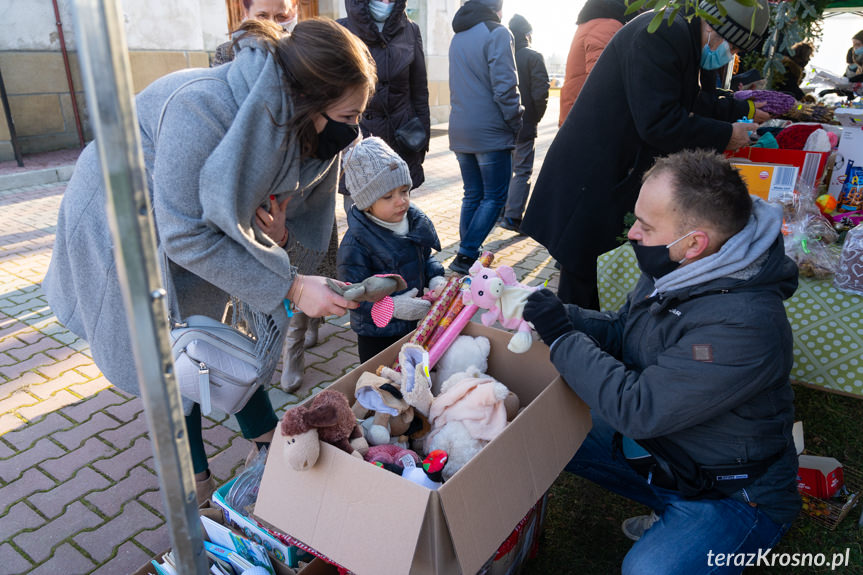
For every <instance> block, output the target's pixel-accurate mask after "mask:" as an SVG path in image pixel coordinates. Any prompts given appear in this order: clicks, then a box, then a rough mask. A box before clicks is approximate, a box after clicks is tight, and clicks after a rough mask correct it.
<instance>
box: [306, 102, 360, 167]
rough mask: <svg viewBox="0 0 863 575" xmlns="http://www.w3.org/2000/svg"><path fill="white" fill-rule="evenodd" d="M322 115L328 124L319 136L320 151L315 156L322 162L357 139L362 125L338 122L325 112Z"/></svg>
mask: <svg viewBox="0 0 863 575" xmlns="http://www.w3.org/2000/svg"><path fill="white" fill-rule="evenodd" d="M321 115H322V116H323V117H324V118H326V120H327V123H326V124H325V125H324V129H323V130H321V133H320V134H318V149H317V151H316V152H315V156H316V157H317V158H319V159H321V160H329V159H330V158H333V157H334V156H335V155H336V154H338V153H339V152H341V151H342V150H344V149H345V148H346V147H348V145H349V144H350V143H351V142H353V141H354V140H356V139H357V136H359V134H360V125H359V124H348V123H347V122H337V121H335V120H333V119H332V118H330V117H329V116H327V115H326V114H324V113H323V112H321Z"/></svg>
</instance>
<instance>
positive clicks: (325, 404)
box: [280, 389, 368, 471]
mask: <svg viewBox="0 0 863 575" xmlns="http://www.w3.org/2000/svg"><path fill="white" fill-rule="evenodd" d="M280 431H281V433H282V435H284V436H285V438H286V441H285V447H284V449H285V459H286V460H287V462H288V464H290V466H291V467H293V468H294V469H295V470H297V471H303V470H306V469H309V468H311V467H312V466H314V464H315V463H317V461H318V456H319V455H320V449H321V446H320V442H321V441H325V442H327V443H329V444H330V445H334V446H335V447H338V448H339V449H341V450H342V451H344V452H345V453H350V454H351V455H353V456H355V457H360V458H361V457H362V453H363V452H365V451H366V450H368V443H367V442H366V441H365V439H364V438H363V432H362V431H361V430H360V427H359V425H357V420H356V418H355V417H354V412H353V411H351V406H350V404H349V403H348V398H347V397H345V395H344V394H343V393H341V392H338V391H335V390H332V389H325V390H323V391H322V392H320V393H318V394H317V395H316V396H314V397H313V398H312V399H311V400H310V401H307V402H305V403H302V404H300V405H298V406H297V407H294V408H293V409H289V410H288V411H286V412H285V415H284V417H283V418H282V423H281V426H280Z"/></svg>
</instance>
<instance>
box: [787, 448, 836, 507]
mask: <svg viewBox="0 0 863 575" xmlns="http://www.w3.org/2000/svg"><path fill="white" fill-rule="evenodd" d="M799 461H800V463H799V465H800V468H799V469H798V471H797V490H798V491H800V492H801V493H807V494H809V495H811V496H813V497H818V498H819V499H830V498H831V497H833V496H834V495H835V494H836V492H837V491H839V489H841V488H842V485H844V483H845V482H844V477H843V475H842V464H841V463H839V462H838V461H837V460H836V459H834V458H832V457H818V456H815V455H801V456H799Z"/></svg>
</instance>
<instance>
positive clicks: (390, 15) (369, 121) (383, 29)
mask: <svg viewBox="0 0 863 575" xmlns="http://www.w3.org/2000/svg"><path fill="white" fill-rule="evenodd" d="M406 3H407V0H345V9H346V10H347V13H348V17H347V18H342V19H340V20H338V23H339V24H341V25H342V26H344V27H345V28H347V29H348V30H350V31H351V32H353V33H354V34H356V35H357V36H359V38H360V39H361V40H362V41H363V42H365V43H366V46H368V48H369V51H370V52H371V54H372V57H373V58H374V59H375V63H376V64H377V70H378V84H377V86H376V87H375V94H374V96H372V99H371V100H370V101H369V105H368V106H367V107H366V110H365V112H363V115H362V117H361V118H360V129H361V130H362V133H363V137H365V138H368V137H370V136H377V137H378V138H380V139H382V140H383V141H384V142H386V143H387V144H388V145H389V146H390V147H391V148H392V149H393V150H395V151H396V153H397V154H398V155H399V156H400V157H401V158H402V159H403V160H404V161H405V162H406V163H407V165H408V169H410V173H411V181H413V188H414V189H415V188H418V187H419V186H420V185H422V183H423V182H424V181H425V174H424V173H423V161H425V156H426V152H427V151H428V146H429V140H430V138H431V115H430V113H429V88H428V77H427V75H426V60H425V54H424V53H423V39H422V35H421V34H420V28H419V26H418V25H417V24H416V22H412V21H411V20H410V19H409V18H408V17H407V15H406V14H405V4H406ZM414 119H418V120H419V123H420V125H421V127H422V130H424V131H425V140H424V141H423V144H422V146H421V147H420V149H418V150H412V149H409V148H407V147H405V146H404V145H402V144H401V143H400V142H399V140H398V138H396V132H397V131H398V130H399V128H402V127H404V126H405V124H407V123H408V122H411V121H412V120H414ZM339 191H340V192H341V193H346V190H345V189H344V185H342V188H341V189H340V190H339Z"/></svg>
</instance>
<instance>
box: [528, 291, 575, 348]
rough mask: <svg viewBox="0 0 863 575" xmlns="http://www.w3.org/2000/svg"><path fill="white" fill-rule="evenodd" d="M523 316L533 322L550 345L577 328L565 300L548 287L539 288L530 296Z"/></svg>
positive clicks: (537, 331) (543, 339)
mask: <svg viewBox="0 0 863 575" xmlns="http://www.w3.org/2000/svg"><path fill="white" fill-rule="evenodd" d="M523 317H524V319H525V320H527V321H529V322H530V323H532V324H533V328H534V329H535V330H536V333H538V334H539V337H541V338H542V341H544V342H545V344H546V345H547V346H549V347H551V344H552V343H554V341H555V340H556V339H557V338H559V337H560V336H562V335H563V334H565V333H569V332H571V331H573V330H574V329H575V328H574V327H573V325H572V322H571V321H569V316H568V315H567V313H566V309H565V308H564V306H563V302H562V301H560V299H558V297H557V296H556V295H554V293H552V291H551V290H548V289H541V290H537V291H535V292H533V293H532V294H530V295H529V296H528V298H527V303H526V304H525V305H524V314H523Z"/></svg>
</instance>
